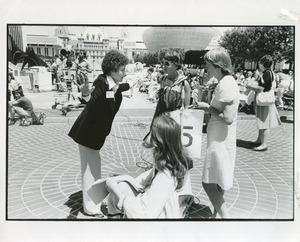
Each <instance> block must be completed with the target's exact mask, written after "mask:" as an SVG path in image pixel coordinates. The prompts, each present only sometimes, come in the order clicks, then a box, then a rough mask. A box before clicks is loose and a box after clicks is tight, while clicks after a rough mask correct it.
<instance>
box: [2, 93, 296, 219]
mask: <svg viewBox="0 0 300 242" xmlns="http://www.w3.org/2000/svg"><path fill="white" fill-rule="evenodd" d="M25 95H27V96H30V98H31V99H32V100H33V103H34V105H35V107H36V110H38V111H44V112H45V113H46V115H47V118H46V121H45V124H44V125H41V126H29V127H22V126H19V125H17V124H15V125H13V126H9V127H8V129H7V131H8V146H7V147H8V149H7V151H8V153H7V157H8V159H7V210H6V216H7V219H9V220H23V219H25V220H31V219H33V220H36V219H38V220H40V219H41V220H52V219H55V220H66V219H77V220H90V219H99V218H93V217H89V216H85V215H84V214H83V213H82V207H81V203H82V198H81V180H80V177H81V176H80V161H79V153H78V147H77V144H76V143H75V142H73V140H72V139H71V138H69V137H68V136H67V134H68V131H69V129H70V128H71V126H72V123H73V122H74V120H75V118H76V117H77V116H78V115H79V113H80V110H74V111H71V112H69V113H68V114H67V116H63V115H61V113H60V111H59V110H57V109H51V108H50V107H51V104H53V102H54V100H53V97H54V96H53V95H57V93H55V92H49V93H44V94H43V93H37V94H35V93H31V92H27V94H25ZM38 95H40V96H39V97H38ZM47 95H48V96H47ZM43 97H44V98H45V100H42V98H43ZM35 98H36V99H35ZM154 107H155V103H153V102H151V101H149V100H147V97H146V95H144V94H137V95H135V96H134V97H133V98H132V99H126V98H124V103H123V104H122V107H121V110H120V112H119V113H118V115H117V117H116V119H115V122H114V123H113V127H112V131H111V134H110V135H109V136H108V138H107V141H106V143H105V145H104V147H103V148H102V150H101V157H102V176H103V177H108V176H111V175H113V174H116V173H117V174H123V173H129V174H131V175H133V176H136V175H137V174H139V173H141V172H143V171H144V169H142V168H139V167H138V166H137V165H136V163H137V162H139V161H141V160H142V158H141V157H143V158H144V159H146V160H147V159H149V157H150V156H149V154H148V153H147V151H146V150H143V149H142V148H141V146H140V144H141V140H142V138H143V137H144V135H145V134H146V133H147V132H148V130H149V124H150V121H151V118H152V115H153V112H154V110H153V109H154ZM281 116H282V120H283V123H282V125H281V126H280V127H278V128H275V129H273V130H271V132H270V138H269V140H270V142H269V149H268V150H267V151H265V152H254V151H252V150H251V148H252V147H253V146H252V145H251V143H249V141H254V140H255V139H256V135H257V128H256V121H255V119H254V116H253V115H244V114H240V115H239V119H238V126H237V159H236V167H235V173H234V185H233V187H232V188H231V189H230V190H228V191H227V192H226V193H225V200H226V202H227V206H228V208H229V213H230V214H231V216H232V217H233V218H234V219H242V220H249V219H250V220H252V219H253V220H274V219H275V220H292V219H293V218H294V199H293V195H294V193H293V188H294V187H293V174H294V173H293V169H294V159H293V141H294V132H293V131H294V130H293V127H294V123H293V112H281ZM202 140H203V141H202V147H201V151H202V156H201V158H200V159H198V160H194V168H193V169H192V170H191V178H192V188H193V192H194V194H195V196H197V198H199V201H200V204H198V205H196V206H194V207H193V208H191V209H190V211H189V215H188V217H189V218H188V219H197V220H198V219H199V220H205V219H209V216H210V215H211V210H212V206H211V204H210V202H209V200H208V198H207V195H206V193H205V191H204V190H203V188H202V185H201V176H202V169H203V161H204V156H205V152H206V151H205V147H206V134H205V133H203V136H202Z"/></svg>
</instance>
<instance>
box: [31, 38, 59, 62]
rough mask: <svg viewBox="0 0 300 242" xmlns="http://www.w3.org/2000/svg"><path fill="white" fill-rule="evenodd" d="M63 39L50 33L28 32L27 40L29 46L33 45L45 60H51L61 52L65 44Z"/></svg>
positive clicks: (35, 50)
mask: <svg viewBox="0 0 300 242" xmlns="http://www.w3.org/2000/svg"><path fill="white" fill-rule="evenodd" d="M63 41H64V40H62V39H59V38H57V37H49V36H48V35H38V34H34V35H31V34H27V36H26V42H27V46H28V47H32V48H33V50H34V52H35V53H36V54H37V55H38V56H39V57H41V58H42V59H43V60H44V61H45V62H49V61H50V60H51V59H53V58H55V55H58V54H59V51H60V49H61V48H62V46H63Z"/></svg>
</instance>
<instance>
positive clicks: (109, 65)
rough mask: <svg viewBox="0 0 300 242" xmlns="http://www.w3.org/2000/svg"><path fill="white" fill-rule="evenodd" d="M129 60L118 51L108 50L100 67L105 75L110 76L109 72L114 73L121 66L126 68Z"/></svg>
mask: <svg viewBox="0 0 300 242" xmlns="http://www.w3.org/2000/svg"><path fill="white" fill-rule="evenodd" d="M128 63H129V59H128V58H127V56H125V55H124V54H123V53H122V52H120V51H118V50H110V51H108V52H107V53H106V55H105V56H104V58H103V61H102V64H101V67H102V71H103V73H104V74H105V75H110V73H111V72H116V71H117V70H118V69H119V68H120V67H121V66H126V65H127V64H128Z"/></svg>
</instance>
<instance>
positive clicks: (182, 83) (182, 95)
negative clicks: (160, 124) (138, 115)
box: [143, 48, 191, 148]
mask: <svg viewBox="0 0 300 242" xmlns="http://www.w3.org/2000/svg"><path fill="white" fill-rule="evenodd" d="M160 59H161V60H162V66H163V71H164V75H163V76H162V77H161V79H160V81H159V82H160V86H161V88H160V90H158V102H157V105H156V109H155V113H154V116H153V119H152V123H153V120H154V118H155V117H157V116H159V115H161V114H163V113H164V112H170V111H174V110H178V109H180V108H187V107H188V106H189V105H190V102H191V87H190V84H189V82H188V81H187V80H186V79H187V77H186V76H184V75H182V74H180V72H179V71H180V69H181V66H182V56H181V53H180V52H179V51H177V50H176V49H173V48H168V49H167V50H166V52H164V53H162V54H161V56H160ZM152 123H151V126H152ZM151 126H150V129H151ZM149 138H150V137H149V133H148V134H147V135H146V136H145V138H144V142H143V146H144V147H146V148H147V147H149V146H151V145H150V143H149Z"/></svg>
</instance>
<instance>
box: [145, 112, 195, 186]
mask: <svg viewBox="0 0 300 242" xmlns="http://www.w3.org/2000/svg"><path fill="white" fill-rule="evenodd" d="M150 140H151V143H152V145H153V146H154V159H155V162H156V168H157V169H158V170H159V171H163V170H165V169H168V170H169V171H170V172H171V174H172V175H173V176H175V177H176V179H177V184H178V185H177V189H179V188H181V187H182V185H183V181H184V177H185V174H186V171H187V169H188V162H189V159H190V158H189V157H188V156H187V154H186V153H185V150H184V147H183V145H182V142H181V129H180V126H179V125H178V124H177V123H176V121H175V120H174V119H173V118H171V117H170V116H168V115H167V114H162V115H160V116H158V117H156V118H155V119H154V121H153V125H152V128H151V139H150Z"/></svg>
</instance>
